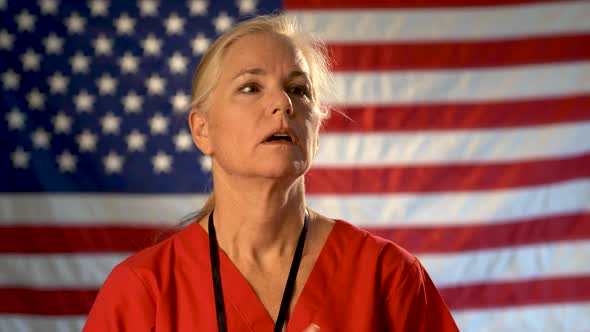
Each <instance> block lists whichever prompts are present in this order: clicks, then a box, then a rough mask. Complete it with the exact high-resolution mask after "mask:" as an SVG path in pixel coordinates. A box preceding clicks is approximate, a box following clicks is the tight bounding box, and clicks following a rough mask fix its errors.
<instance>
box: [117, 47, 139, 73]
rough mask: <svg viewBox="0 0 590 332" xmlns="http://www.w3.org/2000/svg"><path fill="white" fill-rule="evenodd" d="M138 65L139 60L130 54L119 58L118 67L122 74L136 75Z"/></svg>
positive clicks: (126, 53) (127, 53)
mask: <svg viewBox="0 0 590 332" xmlns="http://www.w3.org/2000/svg"><path fill="white" fill-rule="evenodd" d="M138 65H139V58H138V57H136V56H134V55H133V54H131V52H125V54H123V56H122V57H121V58H119V66H121V72H122V73H136V72H137V66H138Z"/></svg>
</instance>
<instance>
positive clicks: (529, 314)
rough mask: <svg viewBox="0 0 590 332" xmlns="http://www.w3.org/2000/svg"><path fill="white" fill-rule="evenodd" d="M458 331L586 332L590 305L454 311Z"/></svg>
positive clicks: (588, 329)
mask: <svg viewBox="0 0 590 332" xmlns="http://www.w3.org/2000/svg"><path fill="white" fill-rule="evenodd" d="M453 317H454V318H455V320H456V321H457V325H458V326H459V328H460V330H461V331H534V332H554V331H580V332H582V331H590V319H581V317H590V302H584V303H569V304H565V303H560V304H553V305H552V304H543V305H536V306H521V307H515V306H510V307H502V308H494V309H488V310H460V311H454V312H453Z"/></svg>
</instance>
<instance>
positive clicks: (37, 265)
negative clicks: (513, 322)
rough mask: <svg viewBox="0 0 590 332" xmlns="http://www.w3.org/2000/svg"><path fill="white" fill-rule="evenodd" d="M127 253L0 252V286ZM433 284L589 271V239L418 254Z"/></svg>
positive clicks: (84, 270)
mask: <svg viewBox="0 0 590 332" xmlns="http://www.w3.org/2000/svg"><path fill="white" fill-rule="evenodd" d="M127 256H128V255H127V254H120V255H117V254H108V255H107V254H51V255H21V254H2V255H0V266H2V269H3V273H2V274H1V275H0V286H2V287H32V288H53V289H55V288H65V289H70V288H74V289H79V288H97V289H98V288H99V287H100V286H101V285H102V283H103V282H104V280H105V278H106V277H107V275H108V273H110V271H111V270H112V268H113V267H114V266H115V265H116V264H118V263H119V262H121V261H122V260H124V259H125V258H126V257H127ZM418 257H419V258H420V260H421V262H422V264H423V265H424V266H425V267H426V269H427V271H428V273H429V274H430V276H431V277H432V279H433V281H434V283H435V284H436V285H437V287H445V286H452V285H458V284H469V283H473V282H499V281H517V280H529V279H540V278H548V277H557V276H571V275H581V274H588V273H590V264H586V262H589V261H590V242H588V241H572V242H564V243H551V244H543V245H536V246H522V247H514V248H509V249H506V248H502V249H493V250H481V251H471V252H462V253H458V254H444V255H443V254H441V255H420V256H418Z"/></svg>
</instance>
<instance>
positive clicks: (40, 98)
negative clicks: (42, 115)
mask: <svg viewBox="0 0 590 332" xmlns="http://www.w3.org/2000/svg"><path fill="white" fill-rule="evenodd" d="M27 103H29V108H30V109H32V110H42V109H44V108H45V95H44V94H42V93H41V92H39V90H38V89H37V88H34V89H33V90H31V92H29V93H28V94H27Z"/></svg>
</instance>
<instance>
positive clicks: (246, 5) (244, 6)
mask: <svg viewBox="0 0 590 332" xmlns="http://www.w3.org/2000/svg"><path fill="white" fill-rule="evenodd" d="M238 7H239V8H240V14H241V15H244V14H252V13H254V12H255V11H256V0H239V1H238Z"/></svg>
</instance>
